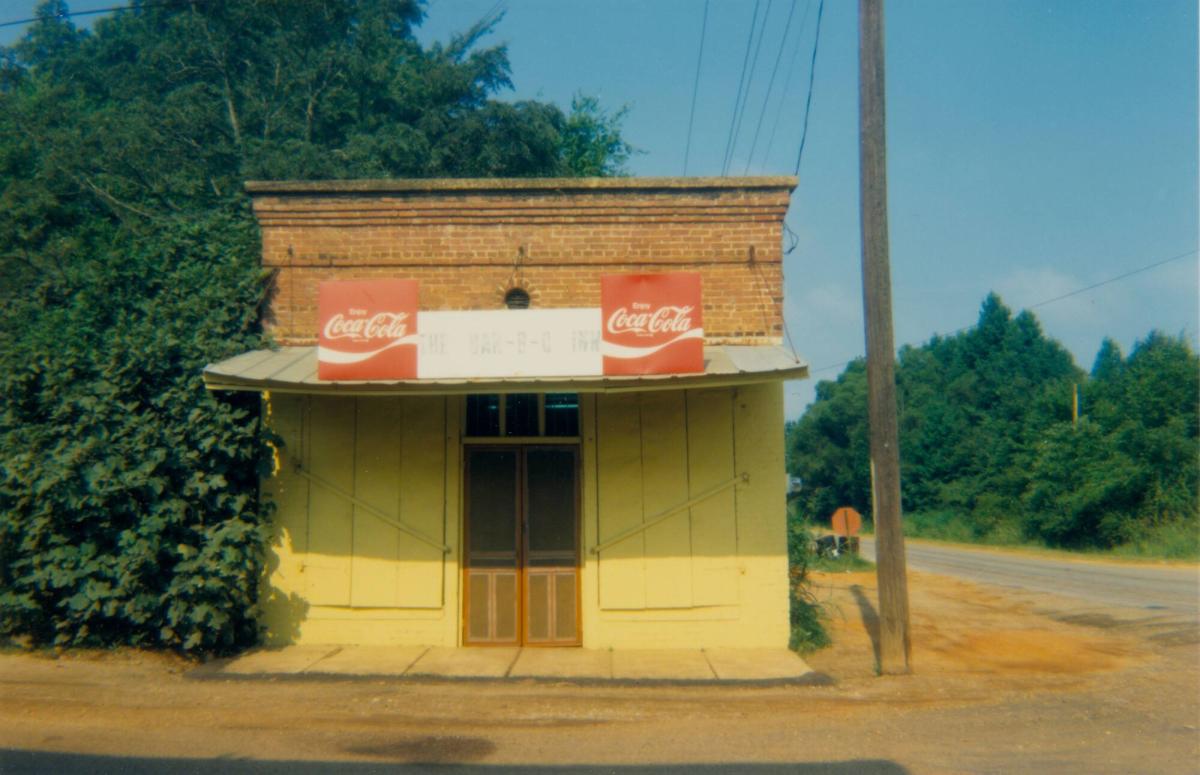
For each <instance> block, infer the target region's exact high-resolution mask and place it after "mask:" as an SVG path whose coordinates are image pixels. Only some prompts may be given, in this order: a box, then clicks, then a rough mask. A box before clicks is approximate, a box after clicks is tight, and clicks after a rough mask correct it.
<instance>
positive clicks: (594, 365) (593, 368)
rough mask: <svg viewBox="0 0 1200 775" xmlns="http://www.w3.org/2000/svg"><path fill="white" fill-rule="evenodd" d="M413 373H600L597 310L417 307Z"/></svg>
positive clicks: (445, 376)
mask: <svg viewBox="0 0 1200 775" xmlns="http://www.w3.org/2000/svg"><path fill="white" fill-rule="evenodd" d="M418 331H419V332H420V345H419V350H418V352H419V355H418V358H417V377H418V378H420V379H451V378H464V379H469V378H479V377H567V376H599V375H601V374H602V373H603V371H602V370H603V359H602V358H601V356H600V310H599V308H594V309H591V308H589V309H522V310H510V309H502V310H470V311H463V312H434V311H421V312H420V313H419V314H418Z"/></svg>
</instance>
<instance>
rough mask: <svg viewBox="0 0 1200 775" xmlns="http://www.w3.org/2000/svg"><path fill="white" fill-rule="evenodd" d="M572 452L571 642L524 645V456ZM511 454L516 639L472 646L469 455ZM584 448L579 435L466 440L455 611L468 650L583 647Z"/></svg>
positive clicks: (526, 533)
mask: <svg viewBox="0 0 1200 775" xmlns="http://www.w3.org/2000/svg"><path fill="white" fill-rule="evenodd" d="M539 448H542V449H563V448H567V449H570V450H571V452H572V453H573V454H574V457H575V466H574V467H575V476H574V489H575V492H574V498H573V500H574V505H575V565H574V570H575V640H574V641H570V642H566V641H553V642H547V643H530V642H528V621H527V620H526V616H525V609H526V602H525V601H526V597H527V593H528V586H529V564H528V554H529V531H528V529H527V524H526V523H527V521H528V515H527V512H526V503H525V500H526V493H525V490H526V482H525V474H526V472H525V453H526V451H528V450H530V449H539ZM487 449H495V450H508V449H511V450H514V451H515V452H516V453H517V493H516V498H517V640H516V641H515V642H511V643H494V642H483V643H473V642H471V640H470V637H469V633H468V626H469V621H468V612H469V610H470V608H469V606H470V604H471V585H470V572H471V551H470V546H471V533H470V531H471V519H470V514H471V494H470V481H471V480H470V477H471V464H470V459H471V457H470V454H469V453H470V452H471V451H472V450H487ZM582 458H583V450H582V447H581V445H580V443H579V439H578V437H564V438H562V439H561V440H559V439H557V438H555V437H537V438H536V439H534V438H508V439H505V438H488V439H487V441H483V440H480V441H478V442H476V441H470V442H467V441H464V443H463V456H462V515H461V526H462V531H461V535H462V542H463V543H462V547H463V549H462V555H461V556H462V567H461V568H460V573H459V588H460V589H461V590H462V604H461V605H460V606H459V607H458V616H459V619H460V624H461V626H460V629H459V632H460V637H461V641H460V642H461V644H462V645H463V646H468V647H470V648H495V647H500V648H513V647H514V646H515V647H517V648H573V647H578V646H582V645H583V610H582V606H583V583H582V582H583V514H582V502H581V494H582V490H583V486H582V482H581V481H580V479H581V477H582V476H583V460H582Z"/></svg>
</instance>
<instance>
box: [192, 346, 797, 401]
mask: <svg viewBox="0 0 1200 775" xmlns="http://www.w3.org/2000/svg"><path fill="white" fill-rule="evenodd" d="M807 377H808V364H807V363H805V362H804V361H803V360H801V359H800V358H799V357H797V356H796V355H794V354H792V352H790V351H789V350H787V349H785V348H783V347H779V346H773V345H766V346H751V345H711V346H707V347H705V348H704V372H703V373H695V374H654V375H646V376H635V377H600V376H591V377H570V376H563V377H503V378H496V377H486V378H480V379H411V380H371V381H346V382H330V381H327V380H320V379H317V348H316V347H315V346H309V347H280V348H278V349H275V350H251V351H250V352H246V353H242V354H241V355H235V356H234V357H232V358H229V359H227V360H224V361H221V362H220V363H211V364H209V365H208V366H206V367H204V385H205V387H207V388H208V389H209V390H248V391H264V390H269V391H271V392H276V393H309V394H329V395H421V394H425V395H431V394H435V395H446V394H465V393H619V392H632V391H644V390H678V389H681V388H699V387H719V386H728V385H745V384H753V383H760V382H776V381H780V380H788V379H805V378H807Z"/></svg>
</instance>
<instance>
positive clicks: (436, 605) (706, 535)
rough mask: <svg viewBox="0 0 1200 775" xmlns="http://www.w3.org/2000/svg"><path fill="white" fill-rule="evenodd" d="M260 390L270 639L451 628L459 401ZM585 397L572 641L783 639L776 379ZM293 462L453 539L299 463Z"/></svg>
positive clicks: (772, 642) (618, 644)
mask: <svg viewBox="0 0 1200 775" xmlns="http://www.w3.org/2000/svg"><path fill="white" fill-rule="evenodd" d="M268 403H269V409H270V423H271V426H272V428H273V429H274V430H275V432H276V433H277V434H278V435H279V436H280V437H281V438H282V439H283V445H282V449H281V452H280V467H279V471H278V473H277V474H276V475H275V476H273V477H271V478H269V479H267V480H265V481H264V483H263V488H264V493H265V494H266V495H267V496H268V497H269V498H271V499H272V500H273V501H274V502H275V503H276V513H275V525H276V534H275V537H274V541H273V555H272V557H271V562H270V574H269V577H268V579H267V580H266V581H265V582H264V598H263V599H264V610H265V614H264V619H263V620H264V623H265V625H266V626H267V630H268V638H267V640H268V642H269V643H274V644H282V643H293V642H308V643H363V644H388V643H394V644H429V645H451V646H452V645H457V644H459V643H460V641H461V638H460V630H461V627H460V621H461V619H460V617H461V607H462V606H461V599H460V597H459V579H460V573H459V557H460V554H461V546H460V531H461V525H462V509H461V493H462V479H461V470H462V446H461V416H462V411H463V409H462V407H463V399H462V398H461V397H456V396H447V397H410V398H326V397H304V396H273V397H271V398H270V399H269V402H268ZM580 413H581V418H580V419H581V434H582V439H581V456H582V462H581V477H582V481H581V483H580V484H581V487H580V493H581V496H580V498H581V504H580V505H581V509H582V523H583V533H584V535H583V552H582V558H583V566H582V574H581V596H582V609H581V613H582V624H583V640H584V645H585V646H586V647H589V648H608V647H613V648H684V647H690V648H694V647H701V646H712V647H717V646H728V647H782V646H785V645H786V643H787V637H788V593H787V556H786V554H787V553H786V522H785V503H784V492H785V488H784V476H785V475H784V460H783V454H784V452H783V391H782V385H781V384H779V383H774V384H764V385H752V386H743V387H740V388H713V389H703V390H688V391H657V392H646V393H627V394H614V395H588V394H585V395H583V396H581V406H580ZM297 461H298V462H299V463H300V464H301V466H302V467H303V468H304V470H306V471H309V472H311V474H313V475H314V476H317V477H320V478H321V479H323V480H326V481H328V482H329V483H330V484H332V485H334V486H336V487H338V488H340V489H342V490H345V491H346V492H350V493H352V494H353V495H354V496H355V498H357V499H359V500H360V501H362V502H364V503H367V504H370V505H371V506H373V507H375V508H377V509H379V510H381V511H383V512H386V513H387V514H388V515H392V516H394V517H395V518H397V519H399V520H400V521H401V522H403V523H404V524H405V525H407V526H408V527H409V528H411V529H413V530H416V531H417V532H419V533H421V534H422V535H424V536H427V537H430V538H433V539H435V540H436V541H439V542H443V543H445V544H447V545H448V546H449V547H450V552H449V553H448V554H444V555H443V553H442V552H441V551H440V550H438V549H435V548H433V547H431V546H429V545H428V544H426V543H423V542H421V541H419V540H417V539H415V538H413V537H412V536H410V535H408V534H407V533H405V532H403V531H401V530H398V529H397V528H395V527H394V526H392V525H389V524H387V523H386V522H384V521H382V520H379V519H377V518H376V517H375V516H373V515H372V514H370V513H369V512H368V511H367V510H366V509H363V508H360V507H358V506H355V505H354V504H353V503H351V502H350V501H348V500H347V499H346V498H344V497H342V496H340V495H337V494H335V493H333V492H331V491H330V490H329V489H328V488H325V487H323V486H320V485H318V484H316V483H314V482H312V481H310V480H308V479H305V478H304V477H302V476H300V475H298V474H297V473H296V472H295V470H294V465H295V463H296V462H297ZM743 473H746V474H749V480H748V481H745V482H742V481H740V480H739V483H738V484H737V485H736V486H734V487H730V488H728V489H724V490H722V491H720V492H719V493H718V494H716V495H714V496H713V497H710V498H707V499H705V500H703V501H701V502H698V503H695V504H694V505H692V506H691V507H690V508H688V509H684V510H682V511H680V512H679V513H677V514H675V515H673V516H671V517H670V518H668V519H666V520H663V521H661V522H659V523H658V524H655V525H653V526H652V527H649V528H647V529H645V530H643V531H641V532H638V533H636V534H635V535H633V536H632V537H630V538H629V539H627V540H625V541H622V542H620V543H618V544H616V545H614V546H612V547H611V548H608V549H605V550H603V551H602V552H601V553H599V554H598V555H597V554H596V553H594V552H592V551H591V550H592V548H594V547H596V546H597V545H598V544H600V543H603V542H605V541H608V540H610V539H611V538H612V537H613V536H616V535H618V534H619V533H621V532H623V531H627V530H630V529H632V528H636V527H638V526H640V525H643V524H645V523H646V522H647V521H650V520H652V519H653V518H654V517H655V516H656V515H658V514H661V513H663V512H664V511H666V510H669V509H671V508H673V507H675V506H677V505H678V504H680V503H684V502H686V501H688V500H689V499H692V498H695V497H697V496H698V495H700V494H701V493H705V492H706V491H709V490H710V489H712V488H714V487H717V486H719V485H722V484H725V483H728V482H730V481H731V480H733V479H735V478H738V477H740V476H741V475H742V474H743Z"/></svg>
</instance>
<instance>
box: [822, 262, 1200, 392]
mask: <svg viewBox="0 0 1200 775" xmlns="http://www.w3.org/2000/svg"><path fill="white" fill-rule="evenodd" d="M1197 253H1200V250H1198V249H1195V248H1193V249H1192V250H1187V251H1184V252H1183V253H1177V254H1175V255H1173V256H1171V257H1170V258H1164V259H1162V260H1161V261H1155V262H1154V263H1152V264H1146V265H1145V266H1139V267H1138V268H1137V269H1131V270H1129V271H1128V272H1125V273H1123V274H1119V275H1117V276H1116V277H1110V278H1108V279H1107V280H1101V281H1100V282H1098V283H1092V284H1091V285H1087V286H1084V287H1083V288H1076V289H1075V290H1073V291H1070V292H1069V293H1064V294H1061V295H1059V296H1055V297H1053V298H1050V299H1045V300H1043V301H1039V302H1037V303H1036V304H1028V305H1026V306H1025V309H1026V310H1031V309H1036V308H1038V307H1044V306H1046V305H1048V304H1053V303H1055V302H1057V301H1062V300H1063V299H1069V298H1071V297H1072V296H1078V295H1079V294H1081V293H1087V292H1088V291H1093V290H1095V289H1097V288H1100V287H1102V286H1105V285H1109V284H1110V283H1115V282H1117V281H1118V280H1125V279H1127V278H1130V277H1133V276H1134V275H1137V274H1141V273H1142V272H1148V271H1150V270H1151V269H1157V268H1158V267H1160V266H1163V265H1165V264H1169V263H1171V262H1172V261H1178V260H1180V259H1183V258H1187V257H1188V256H1194V255H1196V254H1197ZM975 325H976V324H975V323H971V324H968V325H965V326H962V327H960V328H956V329H955V330H953V331H951V332H950V333H948V334H935V336H957V335H958V334H961V333H962V332H964V331H967V330H968V329H970V328H972V327H974V326H975ZM861 357H862V356H859V358H861ZM855 360H858V358H852V359H851V360H848V361H841V362H840V363H831V364H829V365H827V366H821V367H820V368H817V369H809V373H810V374H817V373H820V372H822V371H829V370H831V369H837V368H841V367H842V366H847V365H849V364H851V363H853V362H854V361H855Z"/></svg>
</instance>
